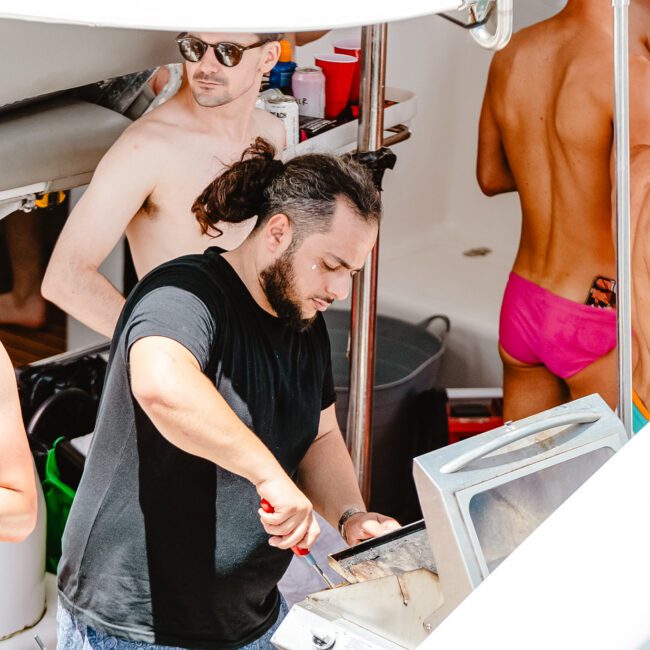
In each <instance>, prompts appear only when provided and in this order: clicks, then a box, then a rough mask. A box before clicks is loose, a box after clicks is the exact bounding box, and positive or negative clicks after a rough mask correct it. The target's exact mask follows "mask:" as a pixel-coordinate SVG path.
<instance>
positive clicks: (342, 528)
mask: <svg viewBox="0 0 650 650" xmlns="http://www.w3.org/2000/svg"><path fill="white" fill-rule="evenodd" d="M361 512H366V510H364V509H363V508H357V507H352V508H348V509H347V510H346V511H345V512H344V513H343V514H342V515H341V518H340V519H339V535H340V536H341V537H342V538H343V541H344V542H345V543H346V544H347V543H348V540H347V538H346V536H345V523H346V522H347V520H348V519H349V518H350V517H353V516H354V515H358V514H359V513H361Z"/></svg>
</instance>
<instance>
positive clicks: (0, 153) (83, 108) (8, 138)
mask: <svg viewBox="0 0 650 650" xmlns="http://www.w3.org/2000/svg"><path fill="white" fill-rule="evenodd" d="M130 123H131V120H129V119H128V118H127V117H124V115H121V114H120V113H116V112H115V111H111V110H109V109H107V108H103V107H102V106H97V105H96V104H90V103H88V102H84V101H80V100H76V99H61V98H58V99H52V100H47V101H44V102H39V103H37V104H31V105H29V106H26V107H24V108H20V109H16V110H14V111H11V112H9V113H5V114H3V115H0V161H1V162H0V192H1V191H7V190H12V189H15V188H21V187H25V186H29V185H32V184H34V183H40V182H49V183H50V185H49V187H48V189H49V190H64V189H70V188H72V187H76V186H79V185H85V184H86V183H88V182H89V181H90V178H91V177H92V175H93V172H94V171H95V167H96V166H97V163H98V162H99V161H100V160H101V158H102V156H103V155H104V154H105V153H106V151H107V149H108V148H109V147H110V146H111V145H112V144H113V142H115V140H116V139H117V138H118V137H119V136H120V134H121V133H122V131H124V129H125V128H126V127H127V126H128V125H129V124H130Z"/></svg>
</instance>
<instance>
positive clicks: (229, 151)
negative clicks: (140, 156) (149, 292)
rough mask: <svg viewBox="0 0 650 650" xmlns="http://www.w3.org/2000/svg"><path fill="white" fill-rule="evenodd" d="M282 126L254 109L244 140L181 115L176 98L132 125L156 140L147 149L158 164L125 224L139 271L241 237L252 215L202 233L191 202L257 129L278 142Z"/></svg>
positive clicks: (227, 244) (250, 224)
mask: <svg viewBox="0 0 650 650" xmlns="http://www.w3.org/2000/svg"><path fill="white" fill-rule="evenodd" d="M283 128H284V127H283V126H282V124H281V122H279V120H277V118H275V117H273V116H271V115H269V114H268V113H264V112H263V111H259V110H255V111H254V113H253V116H252V119H251V126H250V129H249V133H247V134H246V135H245V137H244V139H243V140H241V139H235V138H232V139H230V138H224V137H223V136H215V135H214V134H212V133H210V132H208V131H206V130H204V129H201V128H200V125H197V124H196V123H195V122H194V121H193V120H192V119H191V117H189V116H187V115H185V113H184V111H183V106H182V104H181V103H180V102H175V101H174V100H171V101H170V102H168V103H167V104H163V105H162V106H161V107H160V108H159V109H157V110H156V111H153V112H152V113H151V114H150V115H147V116H145V117H144V118H142V119H141V120H139V121H138V122H136V123H135V124H134V125H133V126H132V127H131V129H133V130H135V131H141V132H142V135H143V136H144V137H146V138H147V139H151V140H156V141H157V145H156V146H153V147H151V154H150V155H151V156H152V158H153V159H152V161H151V163H152V165H155V166H156V167H157V174H156V181H155V186H154V187H153V190H152V191H151V193H150V194H149V195H148V196H147V197H146V199H145V200H144V202H143V204H142V206H141V207H140V209H139V210H138V211H137V213H136V214H135V216H134V217H133V218H132V219H131V221H130V222H129V225H128V226H127V228H126V235H127V237H128V240H129V244H130V246H131V251H132V254H133V260H134V264H135V268H136V271H137V274H138V276H139V277H142V275H144V274H145V273H147V272H148V271H150V270H151V269H153V268H154V267H156V266H158V265H159V264H161V263H163V262H166V261H168V260H170V259H173V258H175V257H178V256H180V255H187V254H190V253H202V252H203V251H204V250H205V249H206V248H207V247H208V246H214V245H217V246H220V247H222V248H225V249H231V248H234V247H235V246H237V245H239V244H240V243H241V242H242V241H243V240H244V239H245V237H246V236H247V235H248V233H249V232H250V230H251V229H252V227H253V224H254V220H252V219H251V220H249V221H247V222H244V223H241V224H223V227H222V228H221V230H223V234H222V235H221V236H215V235H217V233H212V234H208V235H203V234H202V233H201V230H200V228H199V225H198V223H197V221H196V219H195V217H194V215H193V213H192V211H191V207H192V204H193V203H194V201H195V199H196V198H197V197H198V196H199V194H201V192H202V191H203V190H204V189H205V188H206V187H207V185H208V184H209V183H210V182H211V181H212V180H214V178H215V177H216V176H218V175H219V174H220V173H221V172H222V171H223V169H224V166H226V165H229V164H231V163H233V162H234V161H235V160H238V159H239V158H240V156H241V153H242V151H243V150H244V149H245V147H246V146H247V145H248V144H249V143H250V142H252V141H253V140H254V139H255V137H257V136H258V135H260V136H262V137H265V138H266V139H268V140H269V141H271V142H273V143H274V144H275V145H276V146H281V134H282V131H283ZM126 135H127V137H128V136H129V134H128V133H127V134H126Z"/></svg>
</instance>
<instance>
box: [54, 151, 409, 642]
mask: <svg viewBox="0 0 650 650" xmlns="http://www.w3.org/2000/svg"><path fill="white" fill-rule="evenodd" d="M274 156H275V149H274V148H273V146H272V145H270V144H268V143H267V142H265V141H264V140H262V139H257V140H256V141H255V143H254V144H253V145H252V146H251V147H249V148H248V149H247V151H246V152H245V153H244V155H243V156H242V158H241V160H240V161H239V162H236V163H235V164H233V165H231V166H230V167H229V168H228V169H227V170H226V171H225V172H224V173H223V174H222V176H220V177H219V178H217V179H216V180H215V181H214V182H212V183H211V184H210V185H209V186H208V187H207V188H206V190H205V191H204V192H203V193H202V194H201V195H200V196H199V198H198V199H197V200H196V201H195V203H194V205H193V208H192V209H193V211H194V213H195V215H196V217H197V219H198V222H199V225H200V228H201V231H202V232H204V233H210V232H213V231H215V230H216V229H217V228H218V229H219V230H220V229H222V228H223V227H224V224H227V225H229V224H233V223H235V224H236V223H241V222H244V221H246V220H250V219H252V218H254V217H257V220H256V221H255V225H254V227H253V229H252V231H251V233H250V234H249V235H248V237H247V238H246V240H245V241H244V242H243V243H242V244H241V245H240V246H238V247H237V248H235V249H233V250H232V251H230V252H226V251H224V250H222V249H220V248H216V247H213V248H209V249H208V250H206V251H205V252H204V253H203V254H201V255H188V256H185V257H181V258H178V259H176V260H173V261H171V262H168V263H166V264H163V265H162V266H159V267H158V268H156V269H155V270H153V271H152V272H151V273H149V274H148V275H147V276H146V277H145V278H143V279H142V280H141V281H140V283H139V284H138V285H137V286H136V288H135V289H134V290H133V292H132V293H131V295H130V296H129V298H128V300H127V302H126V305H125V307H124V310H123V311H122V314H121V316H120V318H119V321H118V324H117V328H116V331H115V335H114V338H113V345H112V349H111V358H110V361H109V367H108V371H107V378H106V384H105V390H104V396H103V399H102V403H101V406H100V411H99V414H98V418H97V425H96V428H95V437H94V441H93V446H92V449H91V451H90V454H89V457H88V459H87V462H86V468H85V471H84V475H83V478H82V480H81V484H80V486H79V490H78V492H77V495H76V498H75V501H74V504H73V506H72V510H71V512H70V517H69V519H68V524H67V528H66V531H65V535H64V540H63V556H62V559H61V563H60V565H59V594H60V599H59V606H60V611H59V649H60V650H67V649H68V648H81V647H91V648H100V647H101V648H104V647H116V648H120V649H130V648H135V647H151V648H153V647H155V648H159V647H160V646H164V647H168V646H171V647H174V648H250V649H253V648H256V649H257V648H270V647H272V646H271V645H270V638H271V636H272V634H273V632H274V631H275V629H276V628H277V626H278V625H279V623H280V621H281V619H282V617H283V616H284V615H285V613H286V604H285V603H284V601H283V600H282V598H281V596H280V594H279V592H278V589H277V583H278V581H279V580H280V578H281V577H282V575H283V574H284V572H285V570H286V569H287V567H288V566H289V563H290V561H291V557H292V552H291V550H290V549H291V548H295V547H300V548H309V547H311V546H312V544H313V543H314V541H315V539H316V537H317V536H318V534H319V529H318V524H317V522H316V520H315V518H314V510H316V511H318V512H319V513H320V514H321V515H322V516H323V517H324V518H325V519H326V520H327V521H328V522H329V523H330V524H332V525H333V526H339V530H340V532H341V535H342V536H343V538H344V539H345V541H346V542H347V543H348V544H350V545H353V544H356V543H358V542H360V541H361V540H364V539H368V538H371V537H375V536H377V535H381V534H383V533H385V532H388V531H390V530H394V529H396V528H398V527H399V524H398V523H397V522H396V521H395V520H394V519H391V518H389V517H385V516H383V515H380V514H377V513H368V512H366V509H365V505H364V503H363V500H362V497H361V494H360V492H359V488H358V485H357V483H356V478H355V474H354V470H353V467H352V462H351V460H350V457H349V455H348V452H347V449H346V446H345V443H344V441H343V437H342V435H341V432H340V429H339V427H338V424H337V421H336V415H335V411H334V400H335V394H334V385H333V378H332V367H331V357H330V345H329V338H328V335H327V329H326V327H325V322H324V320H323V317H322V312H324V311H325V310H326V309H327V308H328V307H329V305H330V304H331V303H332V302H333V301H334V300H342V299H344V298H345V297H346V296H347V294H348V291H349V288H350V282H351V277H352V276H353V275H354V274H355V273H356V272H357V271H359V270H360V269H361V268H362V267H363V264H364V262H365V260H366V258H367V256H368V254H369V252H370V251H371V249H372V247H373V245H374V243H375V240H376V238H377V232H378V222H379V218H380V215H381V199H380V196H379V193H378V191H377V190H376V188H375V186H374V184H373V182H372V179H371V177H370V174H369V173H368V172H367V170H366V169H365V168H364V167H362V166H361V165H359V164H358V163H356V162H355V161H353V160H348V159H344V158H339V157H335V156H329V155H320V154H308V155H304V156H298V157H296V158H293V159H292V160H290V161H289V162H287V163H282V162H280V161H279V160H276V159H275V157H274ZM261 499H265V500H266V501H268V503H269V504H271V506H273V509H274V512H265V510H263V509H262V508H261V507H260V505H261ZM85 643H89V646H86V645H84V644H85ZM154 644H155V645H154Z"/></svg>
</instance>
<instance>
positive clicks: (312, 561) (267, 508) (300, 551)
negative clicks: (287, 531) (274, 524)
mask: <svg viewBox="0 0 650 650" xmlns="http://www.w3.org/2000/svg"><path fill="white" fill-rule="evenodd" d="M260 507H261V508H262V510H264V512H268V513H271V512H275V509H274V508H273V506H272V505H271V504H270V503H269V502H268V501H267V500H266V499H262V501H261V502H260ZM291 550H292V551H293V552H294V553H295V554H296V555H297V556H298V557H302V558H304V559H305V560H307V564H309V566H311V567H312V568H313V569H314V571H316V573H318V575H319V576H320V577H321V578H322V580H323V582H324V583H325V584H326V585H327V587H328V589H334V586H335V585H334V583H333V582H332V581H331V580H330V579H329V578H328V577H327V576H326V575H325V574H324V573H323V570H322V569H321V568H320V567H319V566H318V562H316V558H315V557H314V556H313V555H312V554H311V553H310V552H309V549H308V548H300V547H299V546H292V547H291Z"/></svg>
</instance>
